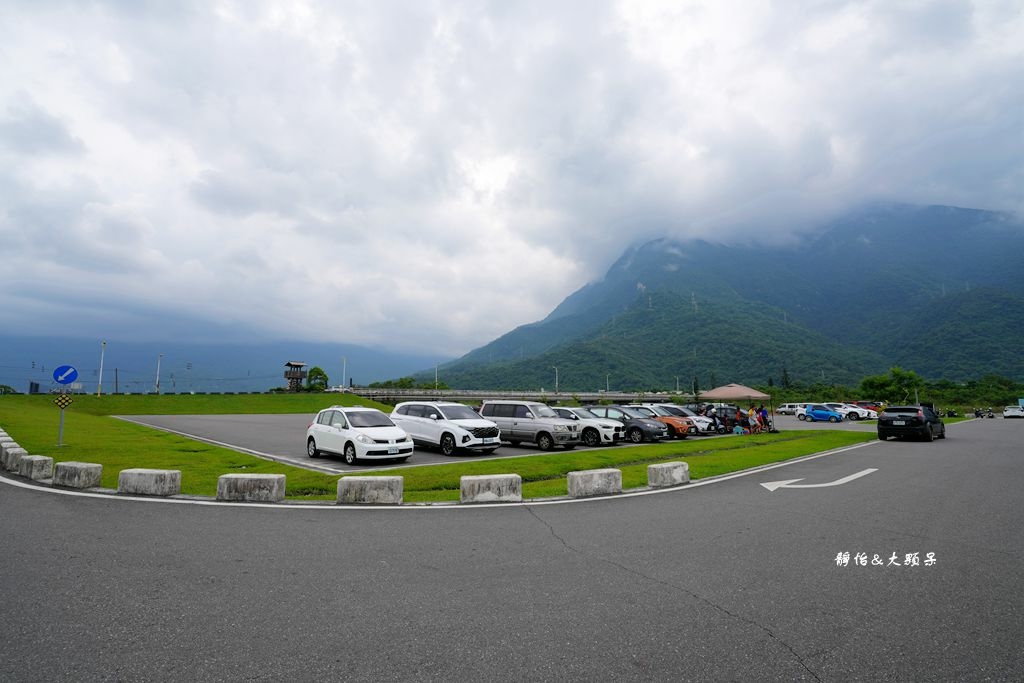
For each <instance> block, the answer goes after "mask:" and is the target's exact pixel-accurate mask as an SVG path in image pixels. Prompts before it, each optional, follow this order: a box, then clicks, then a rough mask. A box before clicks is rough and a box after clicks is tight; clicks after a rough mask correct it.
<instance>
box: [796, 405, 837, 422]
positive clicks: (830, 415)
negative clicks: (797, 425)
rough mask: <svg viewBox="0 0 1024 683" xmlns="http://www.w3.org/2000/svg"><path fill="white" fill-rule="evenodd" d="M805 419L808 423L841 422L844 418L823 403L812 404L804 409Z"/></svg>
mask: <svg viewBox="0 0 1024 683" xmlns="http://www.w3.org/2000/svg"><path fill="white" fill-rule="evenodd" d="M803 415H804V419H805V420H807V421H808V422H819V421H821V422H825V421H828V422H841V421H842V419H843V416H842V415H841V414H840V413H837V412H836V411H834V410H832V409H831V408H829V407H828V406H826V405H824V404H822V403H811V404H809V405H808V406H807V407H806V408H805V409H804V413H803Z"/></svg>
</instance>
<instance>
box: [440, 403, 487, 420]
mask: <svg viewBox="0 0 1024 683" xmlns="http://www.w3.org/2000/svg"><path fill="white" fill-rule="evenodd" d="M440 410H441V414H442V415H444V416H445V418H446V419H448V420H479V419H480V416H479V415H477V414H476V412H475V411H474V410H473V409H472V408H470V407H469V406H443V407H441V409H440Z"/></svg>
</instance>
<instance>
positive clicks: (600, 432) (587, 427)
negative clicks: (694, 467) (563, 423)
mask: <svg viewBox="0 0 1024 683" xmlns="http://www.w3.org/2000/svg"><path fill="white" fill-rule="evenodd" d="M553 410H554V411H555V413H557V414H558V416H559V417H564V418H565V419H566V420H573V421H575V422H578V423H579V426H580V440H582V441H583V443H584V444H585V445H587V446H589V447H591V448H593V447H594V446H600V445H601V444H614V443H618V442H619V441H622V439H623V435H624V434H625V431H626V428H625V427H624V426H623V425H622V423H621V422H619V421H618V420H607V419H601V418H599V417H598V416H597V415H595V414H594V413H592V412H590V410H589V409H587V408H553Z"/></svg>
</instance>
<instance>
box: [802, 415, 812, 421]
mask: <svg viewBox="0 0 1024 683" xmlns="http://www.w3.org/2000/svg"><path fill="white" fill-rule="evenodd" d="M804 420H806V421H807V422H814V416H813V415H805V416H804Z"/></svg>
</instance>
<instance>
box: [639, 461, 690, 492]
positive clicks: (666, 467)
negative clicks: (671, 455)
mask: <svg viewBox="0 0 1024 683" xmlns="http://www.w3.org/2000/svg"><path fill="white" fill-rule="evenodd" d="M689 483H690V466H689V465H688V464H686V463H685V462H659V463H657V464H655V465H648V467H647V485H648V486H650V487H651V488H652V489H658V488H665V487H668V486H679V485H681V484H689Z"/></svg>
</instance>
